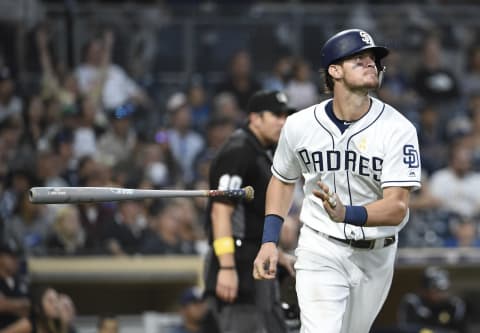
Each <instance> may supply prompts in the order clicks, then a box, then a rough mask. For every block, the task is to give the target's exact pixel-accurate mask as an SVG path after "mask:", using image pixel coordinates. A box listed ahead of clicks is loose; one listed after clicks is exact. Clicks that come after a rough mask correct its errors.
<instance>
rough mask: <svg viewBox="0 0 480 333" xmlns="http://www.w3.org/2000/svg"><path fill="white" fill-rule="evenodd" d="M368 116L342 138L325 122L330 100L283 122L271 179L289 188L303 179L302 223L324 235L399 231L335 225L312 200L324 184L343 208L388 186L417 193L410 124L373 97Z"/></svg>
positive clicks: (369, 199) (361, 236)
mask: <svg viewBox="0 0 480 333" xmlns="http://www.w3.org/2000/svg"><path fill="white" fill-rule="evenodd" d="M371 101H372V102H371V106H370V109H369V111H368V112H367V113H366V114H365V115H364V116H363V117H362V118H361V119H359V120H357V121H355V122H352V123H351V124H350V125H349V126H348V127H347V128H346V130H345V131H344V132H343V133H342V132H341V131H340V129H339V128H338V127H337V125H336V124H335V123H334V121H333V120H332V119H331V118H330V117H329V116H328V114H327V112H326V106H327V104H328V103H331V99H329V100H326V101H323V102H322V103H320V104H317V105H314V106H311V107H309V108H307V109H304V110H302V111H300V112H297V113H295V114H293V115H291V116H289V117H288V118H287V121H286V123H285V125H284V127H283V129H282V133H281V136H280V141H279V143H278V147H277V149H276V152H275V156H274V161H273V165H272V173H273V175H274V176H275V177H277V178H278V179H280V180H281V181H283V182H287V183H293V182H296V181H297V180H299V179H300V177H301V176H302V175H303V177H304V179H305V184H304V187H303V190H304V194H305V199H304V201H303V206H302V211H301V214H300V219H301V221H302V222H303V223H305V224H307V225H308V226H310V227H311V228H313V229H316V230H318V231H320V232H323V233H325V234H328V235H331V236H334V237H338V238H348V239H375V238H380V237H386V236H391V235H395V234H396V233H397V232H398V231H399V230H401V228H403V226H404V225H405V224H406V223H407V221H408V215H409V214H407V215H406V216H405V218H404V220H403V221H402V223H401V224H400V225H398V226H392V227H390V226H385V227H384V226H382V227H357V226H354V225H350V224H345V223H336V222H333V221H332V220H331V219H330V218H329V216H328V214H327V213H326V211H325V209H324V208H323V203H322V201H321V200H320V199H319V198H317V197H315V196H314V195H313V194H312V190H313V189H314V188H317V189H318V185H317V181H319V180H321V181H323V182H325V183H326V184H327V185H328V186H329V188H330V190H331V191H332V190H333V191H334V192H336V193H337V194H338V196H339V197H340V200H342V202H343V203H344V204H345V205H366V204H368V203H371V202H373V201H376V200H379V199H381V198H382V189H383V188H386V187H391V186H400V187H411V188H412V189H418V188H420V186H421V185H420V176H421V166H420V156H419V147H418V138H417V133H416V129H415V127H414V126H413V124H412V123H411V122H410V121H409V120H408V119H406V118H405V117H404V116H403V115H402V114H400V113H399V112H398V111H397V110H395V109H394V108H393V107H391V106H390V105H388V104H385V103H383V102H382V101H380V100H378V99H376V98H373V97H371Z"/></svg>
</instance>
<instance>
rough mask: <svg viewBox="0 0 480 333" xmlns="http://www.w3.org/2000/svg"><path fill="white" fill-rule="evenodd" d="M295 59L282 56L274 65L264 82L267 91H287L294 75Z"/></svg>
mask: <svg viewBox="0 0 480 333" xmlns="http://www.w3.org/2000/svg"><path fill="white" fill-rule="evenodd" d="M292 67H293V59H292V57H291V56H290V55H283V56H280V57H279V58H278V59H277V60H276V61H275V64H274V67H273V70H272V72H271V73H270V75H268V76H267V78H266V79H265V80H264V81H263V84H262V86H263V89H265V90H278V91H283V90H285V88H286V86H287V84H288V81H289V80H290V77H291V75H292Z"/></svg>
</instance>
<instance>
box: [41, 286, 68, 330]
mask: <svg viewBox="0 0 480 333" xmlns="http://www.w3.org/2000/svg"><path fill="white" fill-rule="evenodd" d="M60 308H61V306H60V300H59V294H58V292H57V291H56V290H55V289H54V288H52V287H48V286H47V287H40V288H39V289H37V290H36V291H35V294H34V296H33V323H34V327H35V329H34V332H35V333H73V332H74V331H73V328H72V327H71V326H70V325H69V323H68V322H66V321H64V317H63V318H62V314H61V310H60Z"/></svg>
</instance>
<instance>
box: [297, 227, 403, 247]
mask: <svg viewBox="0 0 480 333" xmlns="http://www.w3.org/2000/svg"><path fill="white" fill-rule="evenodd" d="M305 226H307V227H308V228H309V229H310V230H312V231H314V232H315V233H317V234H319V235H320V236H323V237H325V238H327V239H331V240H334V241H337V242H340V243H343V244H346V245H348V246H351V247H353V248H356V249H367V250H371V249H381V248H384V247H387V246H390V245H392V244H394V243H395V240H396V237H395V235H393V236H388V237H383V238H377V239H358V240H355V239H343V238H338V237H334V236H330V235H327V234H325V233H323V232H320V231H318V230H315V229H313V228H312V227H310V226H308V225H305Z"/></svg>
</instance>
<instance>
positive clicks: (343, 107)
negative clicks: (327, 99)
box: [333, 91, 371, 121]
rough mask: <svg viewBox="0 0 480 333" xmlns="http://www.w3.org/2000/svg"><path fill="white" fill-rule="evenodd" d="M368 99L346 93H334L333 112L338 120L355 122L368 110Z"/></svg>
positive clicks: (367, 97) (365, 96)
mask: <svg viewBox="0 0 480 333" xmlns="http://www.w3.org/2000/svg"><path fill="white" fill-rule="evenodd" d="M370 103H371V100H370V97H369V96H368V95H358V94H352V93H348V92H346V91H338V92H337V91H335V94H334V97H333V112H334V114H335V116H336V117H337V118H338V119H341V120H345V121H355V120H358V119H360V118H362V117H363V115H364V114H365V113H367V112H368V110H369V109H370Z"/></svg>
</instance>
